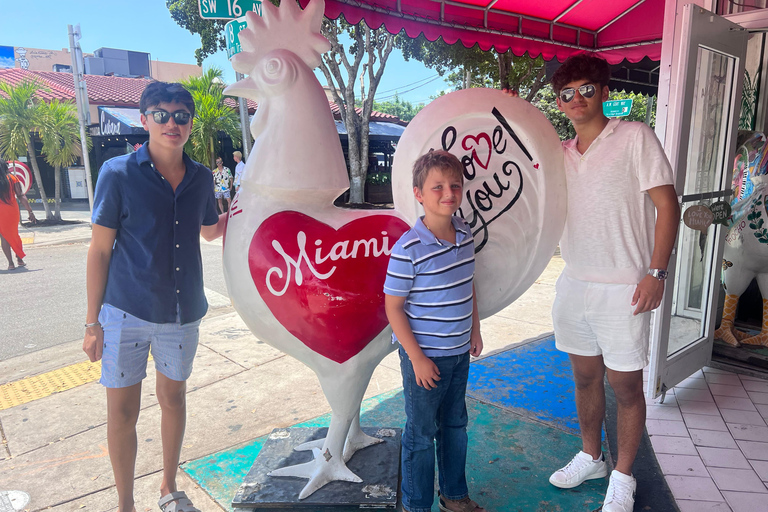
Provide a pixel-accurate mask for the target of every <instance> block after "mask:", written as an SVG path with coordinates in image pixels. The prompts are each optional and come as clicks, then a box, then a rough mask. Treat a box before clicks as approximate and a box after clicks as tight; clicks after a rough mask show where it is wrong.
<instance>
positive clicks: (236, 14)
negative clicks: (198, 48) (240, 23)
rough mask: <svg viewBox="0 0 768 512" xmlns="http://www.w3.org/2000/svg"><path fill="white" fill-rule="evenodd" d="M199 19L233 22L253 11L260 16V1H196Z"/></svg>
mask: <svg viewBox="0 0 768 512" xmlns="http://www.w3.org/2000/svg"><path fill="white" fill-rule="evenodd" d="M197 5H198V8H199V9H200V17H201V18H204V19H207V20H233V19H235V18H240V17H242V16H245V11H255V12H256V13H257V14H258V15H259V16H261V1H260V0H198V4H197Z"/></svg>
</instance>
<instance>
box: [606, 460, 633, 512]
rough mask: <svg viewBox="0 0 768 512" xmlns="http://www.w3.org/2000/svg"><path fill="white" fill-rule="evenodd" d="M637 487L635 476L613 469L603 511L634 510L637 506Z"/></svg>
mask: <svg viewBox="0 0 768 512" xmlns="http://www.w3.org/2000/svg"><path fill="white" fill-rule="evenodd" d="M635 489H637V481H636V480H635V477H633V476H628V475H625V474H624V473H620V472H618V471H616V470H614V471H612V472H611V479H610V480H609V482H608V491H607V492H606V493H605V502H604V503H603V512H632V511H633V510H634V508H635Z"/></svg>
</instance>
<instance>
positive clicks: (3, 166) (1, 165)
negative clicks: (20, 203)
mask: <svg viewBox="0 0 768 512" xmlns="http://www.w3.org/2000/svg"><path fill="white" fill-rule="evenodd" d="M14 195H15V194H13V193H12V192H11V180H9V179H8V164H7V163H5V160H3V159H2V158H0V201H2V202H4V203H8V204H10V203H11V199H12V198H13V197H14Z"/></svg>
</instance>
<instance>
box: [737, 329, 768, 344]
mask: <svg viewBox="0 0 768 512" xmlns="http://www.w3.org/2000/svg"><path fill="white" fill-rule="evenodd" d="M741 342H742V343H743V344H744V345H762V346H763V347H768V334H766V333H762V332H761V333H760V334H758V335H756V336H752V337H751V338H746V339H744V340H742V341H741Z"/></svg>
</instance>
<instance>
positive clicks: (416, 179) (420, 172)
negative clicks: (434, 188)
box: [413, 149, 464, 190]
mask: <svg viewBox="0 0 768 512" xmlns="http://www.w3.org/2000/svg"><path fill="white" fill-rule="evenodd" d="M432 169H440V171H442V172H443V173H445V174H448V175H449V176H451V177H458V178H460V179H461V182H462V183H464V166H463V165H461V162H460V161H459V159H458V158H456V157H455V156H454V155H452V154H451V153H449V152H447V151H443V150H442V149H439V150H434V151H430V152H429V153H427V154H425V155H421V156H420V157H419V159H418V160H416V163H414V164H413V186H414V187H416V188H418V189H419V190H421V189H422V187H423V186H424V182H425V181H427V175H428V174H429V171H431V170H432Z"/></svg>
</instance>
